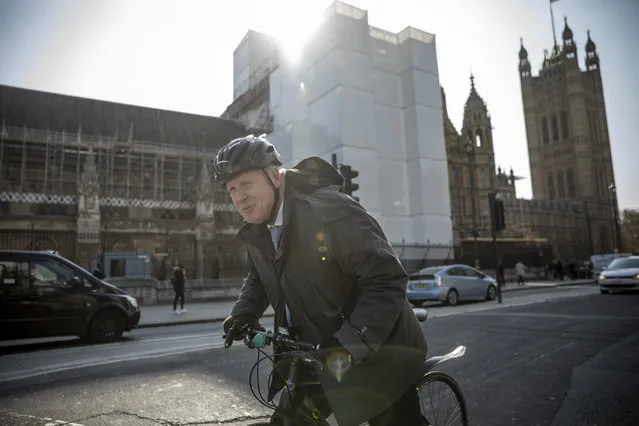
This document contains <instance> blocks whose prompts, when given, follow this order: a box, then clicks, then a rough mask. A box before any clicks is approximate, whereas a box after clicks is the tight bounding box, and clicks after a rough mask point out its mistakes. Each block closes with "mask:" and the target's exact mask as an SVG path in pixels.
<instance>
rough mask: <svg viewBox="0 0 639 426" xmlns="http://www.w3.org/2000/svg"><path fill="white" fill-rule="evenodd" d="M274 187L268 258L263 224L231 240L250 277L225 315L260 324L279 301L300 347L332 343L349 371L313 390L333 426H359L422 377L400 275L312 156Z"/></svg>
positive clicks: (327, 169) (422, 343) (374, 226)
mask: <svg viewBox="0 0 639 426" xmlns="http://www.w3.org/2000/svg"><path fill="white" fill-rule="evenodd" d="M284 179H285V182H286V184H285V195H284V212H283V213H284V217H283V220H284V222H283V223H284V227H283V233H282V236H281V240H280V244H279V248H278V250H277V252H276V251H275V248H274V246H273V244H272V241H271V238H270V233H269V231H268V229H267V227H266V226H265V225H251V224H248V223H246V224H245V225H244V226H243V227H242V229H241V230H240V231H239V233H238V235H237V237H236V238H237V239H238V240H239V241H242V242H244V243H246V244H247V246H248V253H249V259H250V261H251V267H252V270H251V271H250V273H249V275H248V278H247V279H246V281H245V283H244V285H243V287H242V290H241V293H240V296H239V300H238V301H237V303H236V304H235V306H234V308H233V310H232V312H231V314H232V315H237V314H251V315H254V316H255V317H256V318H260V317H261V316H262V314H263V313H264V311H265V310H266V308H267V307H268V305H269V303H270V304H271V305H272V306H273V307H274V308H275V311H276V312H281V310H280V309H281V308H282V303H283V301H284V300H286V301H287V302H288V306H289V308H290V311H291V316H292V321H293V323H294V325H295V330H296V332H297V333H298V335H299V338H300V339H301V340H304V341H307V342H311V343H321V342H322V341H323V340H324V339H326V338H327V337H329V336H334V337H335V338H337V340H338V341H339V342H340V343H341V344H342V345H343V346H344V347H345V348H346V349H347V350H348V351H349V352H350V353H351V355H352V358H353V359H354V361H355V363H356V365H355V367H353V368H351V369H350V371H348V372H347V373H346V375H345V376H344V378H343V379H342V381H341V383H338V382H337V380H336V379H335V378H334V377H331V376H330V374H328V373H327V372H325V373H322V375H321V380H322V386H323V389H324V393H325V395H326V397H327V398H328V400H329V402H330V404H331V407H332V409H333V410H334V413H335V415H336V417H337V419H338V421H339V422H340V424H359V423H361V422H364V421H366V420H368V419H370V418H371V417H374V416H375V415H377V414H379V413H381V412H382V411H383V410H385V409H386V408H388V407H389V406H390V405H391V404H392V403H393V402H394V401H395V400H396V399H397V398H399V397H400V396H401V395H402V394H403V393H404V392H405V391H406V390H407V389H408V387H409V386H411V385H412V384H414V383H415V382H416V381H417V380H418V379H419V378H420V377H421V375H422V374H423V370H422V367H423V362H424V358H425V356H426V340H425V338H424V335H423V333H422V329H421V327H420V325H419V323H418V321H417V319H416V317H415V314H414V313H413V310H412V308H411V306H410V304H409V303H408V301H407V299H406V283H407V274H406V271H405V270H404V268H403V267H402V265H401V263H400V262H399V260H398V258H397V257H396V255H395V253H394V251H393V248H392V247H391V245H390V244H389V243H388V241H387V239H386V237H385V235H384V233H383V231H382V229H381V228H380V226H379V224H378V223H377V222H376V221H375V219H374V218H373V217H372V216H371V215H369V214H368V212H366V210H365V209H364V208H363V207H361V206H360V205H359V204H358V203H357V202H355V201H354V200H353V199H352V198H350V197H349V196H347V195H345V194H343V193H341V192H339V186H340V185H341V184H342V181H343V178H342V176H341V175H340V174H339V173H338V172H337V170H335V169H334V168H333V167H332V166H331V165H330V164H328V163H327V162H326V161H324V160H322V159H320V158H316V157H312V158H309V159H306V160H304V161H302V162H301V163H300V164H298V165H297V166H296V167H295V169H293V170H287V172H286V174H285V175H284ZM341 313H343V314H344V315H341ZM277 320H278V316H277V315H276V321H277ZM276 325H277V324H276Z"/></svg>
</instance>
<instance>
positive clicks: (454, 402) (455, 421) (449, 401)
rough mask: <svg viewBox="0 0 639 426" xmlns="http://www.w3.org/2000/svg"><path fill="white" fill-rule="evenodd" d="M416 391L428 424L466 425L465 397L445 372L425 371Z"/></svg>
mask: <svg viewBox="0 0 639 426" xmlns="http://www.w3.org/2000/svg"><path fill="white" fill-rule="evenodd" d="M417 392H418V393H419V401H420V406H421V410H422V416H424V418H425V420H426V421H427V423H426V424H427V425H429V426H440V425H446V426H448V425H461V426H468V409H467V407H466V399H465V398H464V394H463V393H462V391H461V388H460V387H459V385H458V384H457V382H456V381H455V380H454V379H453V378H452V377H450V376H449V375H448V374H446V373H441V372H439V371H432V372H430V373H426V374H425V375H424V377H423V378H422V379H421V380H420V381H419V383H417Z"/></svg>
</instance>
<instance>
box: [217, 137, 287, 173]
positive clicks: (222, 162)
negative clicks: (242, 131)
mask: <svg viewBox="0 0 639 426" xmlns="http://www.w3.org/2000/svg"><path fill="white" fill-rule="evenodd" d="M270 165H276V166H281V165H282V159H281V157H280V154H279V153H278V152H277V150H276V149H275V147H274V146H273V144H271V143H270V142H269V141H268V139H266V135H260V136H253V135H248V136H244V137H242V138H237V139H233V140H232V141H231V142H229V143H228V144H226V145H225V146H224V147H223V148H222V149H220V151H219V152H218V153H217V156H216V157H215V160H214V161H213V176H214V178H215V181H216V182H226V181H227V180H229V179H231V178H232V177H233V176H236V175H238V174H240V173H244V172H248V171H250V170H257V169H264V168H266V167H268V166H270Z"/></svg>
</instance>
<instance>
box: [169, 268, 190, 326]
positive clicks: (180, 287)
mask: <svg viewBox="0 0 639 426" xmlns="http://www.w3.org/2000/svg"><path fill="white" fill-rule="evenodd" d="M185 282H186V272H185V271H184V266H182V265H180V264H178V265H177V266H176V267H175V268H174V269H173V279H172V280H171V284H173V291H174V292H175V297H174V298H173V313H174V314H181V313H186V312H188V311H187V310H186V309H185V308H184V284H185ZM178 299H179V301H180V309H177V303H178Z"/></svg>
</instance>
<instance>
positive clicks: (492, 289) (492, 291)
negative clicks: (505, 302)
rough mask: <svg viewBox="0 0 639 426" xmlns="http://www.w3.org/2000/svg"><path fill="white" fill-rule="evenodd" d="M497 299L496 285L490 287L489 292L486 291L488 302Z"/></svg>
mask: <svg viewBox="0 0 639 426" xmlns="http://www.w3.org/2000/svg"><path fill="white" fill-rule="evenodd" d="M496 298H497V287H495V286H494V285H492V284H491V285H489V286H488V290H486V300H495V299H496Z"/></svg>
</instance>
